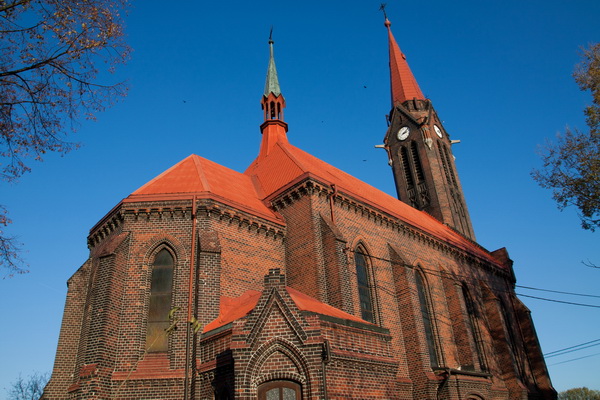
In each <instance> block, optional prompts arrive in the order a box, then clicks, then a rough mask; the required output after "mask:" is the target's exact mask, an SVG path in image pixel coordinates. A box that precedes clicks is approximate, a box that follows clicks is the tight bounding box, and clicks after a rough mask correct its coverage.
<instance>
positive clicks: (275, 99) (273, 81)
mask: <svg viewBox="0 0 600 400" xmlns="http://www.w3.org/2000/svg"><path fill="white" fill-rule="evenodd" d="M273 43H274V42H273V28H272V27H271V33H270V34H269V67H268V68H267V79H266V81H265V91H264V93H263V96H262V99H261V100H260V105H261V107H262V109H263V111H264V119H265V122H263V124H262V125H261V126H260V131H261V132H262V135H263V137H262V143H261V145H260V153H259V157H265V156H267V155H268V154H269V153H270V152H271V150H272V149H273V146H275V144H277V143H287V142H288V140H287V135H286V133H287V124H286V123H285V122H283V109H284V108H285V99H284V98H283V95H282V94H281V88H280V87H279V79H278V77H277V68H276V67H275V56H274V55H273Z"/></svg>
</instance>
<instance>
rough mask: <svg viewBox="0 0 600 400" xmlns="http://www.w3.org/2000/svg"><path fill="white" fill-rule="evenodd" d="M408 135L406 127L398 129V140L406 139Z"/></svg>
mask: <svg viewBox="0 0 600 400" xmlns="http://www.w3.org/2000/svg"><path fill="white" fill-rule="evenodd" d="M409 133H410V129H409V128H408V126H403V127H402V128H400V129H398V135H397V137H398V140H404V139H406V138H407V137H408V134H409Z"/></svg>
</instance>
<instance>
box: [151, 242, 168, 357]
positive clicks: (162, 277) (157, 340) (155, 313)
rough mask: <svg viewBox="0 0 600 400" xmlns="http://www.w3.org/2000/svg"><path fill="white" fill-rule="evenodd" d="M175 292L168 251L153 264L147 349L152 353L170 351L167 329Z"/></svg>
mask: <svg viewBox="0 0 600 400" xmlns="http://www.w3.org/2000/svg"><path fill="white" fill-rule="evenodd" d="M172 291H173V256H172V255H171V253H169V252H168V251H167V250H166V249H162V250H161V251H159V252H158V253H157V254H156V257H155V258H154V263H153V264H152V280H151V284H150V308H149V311H148V332H147V335H146V348H147V349H148V351H150V352H160V351H167V350H168V340H167V334H166V332H165V329H167V328H168V327H169V310H170V309H171V294H172Z"/></svg>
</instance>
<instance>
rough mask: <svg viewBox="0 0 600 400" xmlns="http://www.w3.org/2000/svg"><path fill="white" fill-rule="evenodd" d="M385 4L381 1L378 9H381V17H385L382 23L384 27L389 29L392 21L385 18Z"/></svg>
mask: <svg viewBox="0 0 600 400" xmlns="http://www.w3.org/2000/svg"><path fill="white" fill-rule="evenodd" d="M386 5H387V4H385V3H381V5H380V6H379V11H383V18H385V22H384V23H383V25H385V27H386V28H388V29H390V26H392V23H391V22H390V20H389V19H387V13H386V12H385V6H386Z"/></svg>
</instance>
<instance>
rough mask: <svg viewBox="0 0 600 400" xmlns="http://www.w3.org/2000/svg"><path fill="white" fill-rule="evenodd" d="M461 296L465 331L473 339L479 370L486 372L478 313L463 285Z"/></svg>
mask: <svg viewBox="0 0 600 400" xmlns="http://www.w3.org/2000/svg"><path fill="white" fill-rule="evenodd" d="M462 295H463V300H464V302H465V308H466V311H467V321H466V323H467V329H468V330H469V332H470V335H471V337H472V339H473V345H474V346H475V353H476V356H477V361H478V362H479V369H480V370H482V371H485V370H486V365H485V358H484V356H483V348H482V345H481V336H480V334H479V325H478V323H477V318H478V316H479V311H478V310H477V309H476V308H475V304H474V303H473V299H472V298H471V295H470V294H469V290H468V289H467V288H466V287H465V286H464V285H463V286H462Z"/></svg>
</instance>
